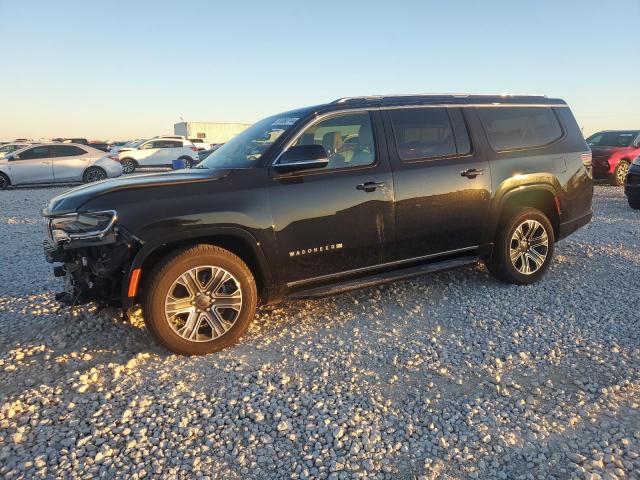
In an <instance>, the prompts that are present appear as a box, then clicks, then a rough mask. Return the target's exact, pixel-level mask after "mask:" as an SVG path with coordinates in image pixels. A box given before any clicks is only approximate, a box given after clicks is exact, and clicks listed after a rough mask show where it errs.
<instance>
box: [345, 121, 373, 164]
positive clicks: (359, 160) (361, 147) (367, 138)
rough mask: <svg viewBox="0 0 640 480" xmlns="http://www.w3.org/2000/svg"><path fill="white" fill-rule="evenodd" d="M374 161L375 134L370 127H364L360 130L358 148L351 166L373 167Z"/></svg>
mask: <svg viewBox="0 0 640 480" xmlns="http://www.w3.org/2000/svg"><path fill="white" fill-rule="evenodd" d="M374 159H375V148H374V146H373V132H372V131H371V127H370V126H369V125H362V126H361V127H360V129H359V130H358V147H357V149H356V151H355V152H354V154H353V157H352V159H351V163H350V165H371V164H372V163H373V161H374Z"/></svg>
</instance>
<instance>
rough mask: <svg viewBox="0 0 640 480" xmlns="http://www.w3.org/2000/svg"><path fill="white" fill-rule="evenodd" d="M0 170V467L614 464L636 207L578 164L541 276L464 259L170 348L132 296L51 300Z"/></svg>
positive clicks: (627, 425) (601, 469)
mask: <svg viewBox="0 0 640 480" xmlns="http://www.w3.org/2000/svg"><path fill="white" fill-rule="evenodd" d="M60 191H61V189H51V188H42V189H38V188H28V189H14V190H8V191H4V192H0V204H1V206H2V208H1V209H0V245H2V248H1V249H0V264H1V265H2V266H3V268H2V272H0V275H1V276H2V280H1V281H0V344H1V345H2V347H3V348H2V349H0V477H2V478H56V477H57V478H90V477H105V478H112V477H118V478H156V477H161V478H187V477H188V478H191V477H193V478H208V477H212V478H248V479H262V478H338V479H346V478H365V477H366V478H389V479H395V478H482V479H484V478H498V479H500V478H506V479H512V478H513V479H537V478H576V477H577V478H593V479H597V478H602V479H605V478H634V475H637V472H638V471H640V400H639V399H640V333H639V332H640V329H638V320H637V319H638V314H637V312H638V311H639V307H640V305H639V303H638V302H639V300H638V296H637V295H634V294H633V292H636V291H637V290H638V287H639V286H640V284H639V282H640V280H639V276H638V273H639V270H640V263H639V262H638V252H640V213H638V212H636V211H633V210H631V209H629V208H628V206H627V205H626V202H625V199H624V197H623V195H622V192H621V190H620V189H617V188H612V187H606V186H598V187H596V195H595V200H594V209H595V217H594V220H593V222H592V223H591V224H590V225H588V226H587V227H586V228H584V229H582V230H580V231H579V232H577V233H576V234H575V235H573V236H571V237H569V238H568V239H566V240H564V241H562V242H560V243H559V244H558V245H557V250H556V251H557V257H556V259H555V261H554V263H553V264H552V266H551V268H550V271H549V272H548V274H547V276H546V277H545V279H544V280H543V281H542V282H540V283H538V284H536V285H532V286H526V287H516V286H511V285H503V284H500V283H498V282H496V281H495V280H493V279H492V278H491V277H490V276H488V275H487V273H486V271H485V270H484V268H482V267H478V268H467V269H462V270H457V271H451V272H446V273H441V274H436V275H431V276H425V277H421V278H416V279H413V280H408V281H404V282H398V283H395V284H389V285H385V286H381V287H376V288H371V289H365V290H362V291H357V292H354V293H350V294H345V295H341V296H337V297H333V298H327V299H323V300H317V301H305V302H289V303H286V304H282V305H278V306H276V307H273V308H271V309H269V310H265V311H260V312H259V313H258V316H257V318H256V321H255V322H254V324H253V325H252V326H251V328H250V329H249V332H248V333H247V335H246V336H245V337H244V338H243V339H242V341H241V343H240V344H239V345H237V346H235V347H232V348H230V349H228V350H225V351H223V352H220V353H218V354H214V355H209V356H206V357H194V358H185V357H178V356H175V355H170V354H168V353H167V352H166V351H164V350H163V349H161V348H160V347H158V346H157V345H156V344H155V343H154V342H153V341H152V340H151V339H150V338H149V336H148V335H147V332H146V331H145V329H144V324H143V322H142V321H141V319H140V318H139V317H135V318H134V319H133V320H132V322H124V321H123V320H122V318H121V316H120V315H119V314H118V312H117V311H115V310H113V309H105V310H102V311H97V310H96V308H95V306H84V307H78V308H76V309H74V310H73V311H69V310H68V309H63V310H60V311H58V306H57V305H56V303H55V301H54V298H53V295H54V293H55V292H56V291H57V290H58V289H59V288H60V283H59V280H58V279H55V278H54V277H53V275H52V272H51V267H50V265H48V264H46V263H45V261H44V259H43V255H42V252H41V231H40V223H41V222H40V218H39V210H40V209H41V207H42V205H43V203H44V202H45V201H46V200H48V199H49V198H50V197H51V196H53V195H55V194H57V193H58V192H60Z"/></svg>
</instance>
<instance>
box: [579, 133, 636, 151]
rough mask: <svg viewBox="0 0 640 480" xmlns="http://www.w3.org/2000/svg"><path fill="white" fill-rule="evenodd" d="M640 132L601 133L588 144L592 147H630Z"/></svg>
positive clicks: (591, 137) (589, 140) (591, 138)
mask: <svg viewBox="0 0 640 480" xmlns="http://www.w3.org/2000/svg"><path fill="white" fill-rule="evenodd" d="M637 135H638V132H600V133H596V134H594V135H591V136H590V137H589V138H588V139H587V143H588V144H589V145H590V146H591V147H628V146H629V145H631V142H633V139H634V138H636V136H637Z"/></svg>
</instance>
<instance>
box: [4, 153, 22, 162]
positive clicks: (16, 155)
mask: <svg viewBox="0 0 640 480" xmlns="http://www.w3.org/2000/svg"><path fill="white" fill-rule="evenodd" d="M7 160H9V161H11V160H20V155H18V154H17V153H14V154H13V155H10V156H8V157H7Z"/></svg>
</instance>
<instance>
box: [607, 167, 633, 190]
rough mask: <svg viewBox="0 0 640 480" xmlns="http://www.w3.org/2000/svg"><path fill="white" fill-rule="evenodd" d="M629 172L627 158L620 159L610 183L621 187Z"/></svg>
mask: <svg viewBox="0 0 640 480" xmlns="http://www.w3.org/2000/svg"><path fill="white" fill-rule="evenodd" d="M628 172H629V162H628V161H626V160H620V161H619V162H618V165H616V169H615V170H614V171H613V173H612V174H611V178H610V179H609V184H611V185H613V186H615V187H621V186H623V185H624V179H625V177H626V176H627V173H628Z"/></svg>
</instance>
